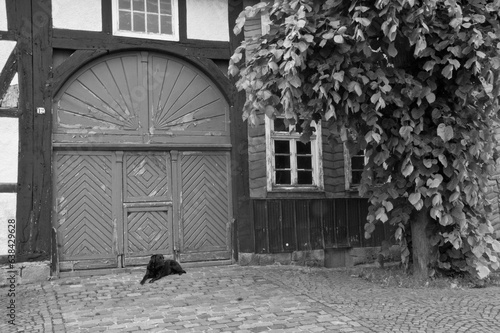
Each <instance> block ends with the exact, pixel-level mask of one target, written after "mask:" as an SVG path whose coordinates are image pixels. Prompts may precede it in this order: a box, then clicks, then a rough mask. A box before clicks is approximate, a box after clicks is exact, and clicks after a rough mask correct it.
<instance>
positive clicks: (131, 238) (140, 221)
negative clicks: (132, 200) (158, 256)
mask: <svg viewBox="0 0 500 333" xmlns="http://www.w3.org/2000/svg"><path fill="white" fill-rule="evenodd" d="M167 214H168V213H167V211H137V212H129V214H128V244H127V245H128V252H129V253H142V252H155V251H160V252H161V251H162V250H164V249H169V248H170V238H171V236H170V232H171V230H169V223H168V222H169V219H168V215H167Z"/></svg>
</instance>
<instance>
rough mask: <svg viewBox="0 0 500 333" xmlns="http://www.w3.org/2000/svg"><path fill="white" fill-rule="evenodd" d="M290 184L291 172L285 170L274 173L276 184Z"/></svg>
mask: <svg viewBox="0 0 500 333" xmlns="http://www.w3.org/2000/svg"><path fill="white" fill-rule="evenodd" d="M291 183H292V177H291V172H290V171H286V170H279V171H276V184H278V185H290V184H291Z"/></svg>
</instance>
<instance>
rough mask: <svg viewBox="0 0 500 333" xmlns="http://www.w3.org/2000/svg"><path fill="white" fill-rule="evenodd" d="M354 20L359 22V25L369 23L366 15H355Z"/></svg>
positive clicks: (367, 24)
mask: <svg viewBox="0 0 500 333" xmlns="http://www.w3.org/2000/svg"><path fill="white" fill-rule="evenodd" d="M354 21H356V22H358V23H361V25H363V26H365V27H367V26H369V25H370V23H371V21H370V19H367V18H366V17H356V18H355V19H354Z"/></svg>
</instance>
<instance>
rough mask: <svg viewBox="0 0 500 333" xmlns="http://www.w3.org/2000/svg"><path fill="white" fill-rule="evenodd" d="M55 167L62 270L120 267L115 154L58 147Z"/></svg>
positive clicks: (117, 179)
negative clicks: (59, 150)
mask: <svg viewBox="0 0 500 333" xmlns="http://www.w3.org/2000/svg"><path fill="white" fill-rule="evenodd" d="M54 166H55V177H54V179H55V181H56V184H55V197H56V214H57V217H56V221H57V223H56V229H57V237H58V242H57V243H58V247H59V261H60V263H61V265H60V269H61V270H63V271H64V270H74V269H92V268H106V267H117V266H118V264H119V263H118V258H117V243H116V235H117V231H118V230H117V228H119V225H118V224H117V221H119V219H120V215H121V211H120V209H119V206H117V204H116V198H117V196H119V185H118V184H119V183H120V181H121V179H120V175H119V174H116V173H115V172H113V171H114V170H116V158H115V154H113V153H112V152H110V153H108V152H82V151H78V152H56V153H55V158H54Z"/></svg>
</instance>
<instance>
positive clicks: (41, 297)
mask: <svg viewBox="0 0 500 333" xmlns="http://www.w3.org/2000/svg"><path fill="white" fill-rule="evenodd" d="M187 270H188V273H187V274H185V275H182V276H178V275H175V276H168V277H164V278H162V279H161V280H159V281H156V282H155V283H153V284H149V283H146V284H145V285H143V286H141V285H140V284H139V281H140V279H141V278H142V276H143V274H144V270H142V269H141V270H133V271H132V272H128V273H119V274H110V275H105V276H93V277H78V278H76V277H71V278H61V279H58V280H54V281H50V282H46V283H42V284H40V283H39V284H29V285H20V286H17V287H16V296H15V298H14V299H15V304H16V319H15V323H16V326H13V325H10V324H8V323H7V319H8V317H7V316H6V315H2V321H1V322H0V332H263V331H271V332H443V333H445V332H446V333H448V332H481V333H483V332H500V288H499V287H488V288H484V289H450V288H446V289H430V288H421V289H405V288H382V287H380V286H378V285H376V284H373V283H370V282H367V281H365V280H363V279H360V278H357V277H354V276H350V275H349V273H348V272H346V271H342V270H333V269H326V268H303V267H293V266H267V267H240V266H225V267H204V268H190V269H187ZM0 292H1V294H2V297H1V308H2V309H3V311H4V313H5V314H6V313H7V310H6V309H7V308H6V307H7V305H8V304H9V302H10V299H12V298H9V297H7V296H6V295H7V292H8V288H7V287H4V288H0ZM6 318H7V319H6Z"/></svg>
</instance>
